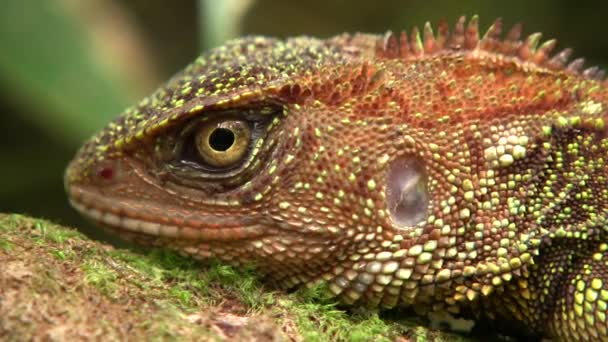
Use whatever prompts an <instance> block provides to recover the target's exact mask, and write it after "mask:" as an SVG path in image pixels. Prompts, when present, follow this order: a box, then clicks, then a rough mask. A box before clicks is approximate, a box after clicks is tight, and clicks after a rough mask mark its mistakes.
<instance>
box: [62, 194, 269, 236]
mask: <svg viewBox="0 0 608 342" xmlns="http://www.w3.org/2000/svg"><path fill="white" fill-rule="evenodd" d="M70 204H71V205H72V207H73V208H74V209H76V210H77V211H78V212H80V213H81V214H83V215H84V216H85V217H87V218H89V219H91V220H93V221H94V222H95V223H98V224H101V225H103V226H107V227H109V228H112V229H118V230H122V231H126V232H130V233H138V234H144V235H149V236H158V237H166V238H174V239H180V240H201V241H235V240H240V239H251V238H255V237H259V236H263V235H267V234H266V229H265V227H264V226H262V225H259V224H250V225H239V226H225V227H191V226H178V225H171V224H162V223H159V222H152V221H149V220H142V219H139V218H134V217H129V216H126V215H119V214H115V213H112V212H110V211H106V210H101V209H98V208H95V207H93V206H87V205H85V204H82V203H79V202H77V201H75V200H74V199H70Z"/></svg>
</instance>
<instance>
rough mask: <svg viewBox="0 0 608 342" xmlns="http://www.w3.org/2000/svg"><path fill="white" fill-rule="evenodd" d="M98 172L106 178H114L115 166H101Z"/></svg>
mask: <svg viewBox="0 0 608 342" xmlns="http://www.w3.org/2000/svg"><path fill="white" fill-rule="evenodd" d="M97 174H98V176H99V177H101V178H103V179H105V180H112V178H114V168H112V167H108V166H104V167H101V168H100V169H99V171H97Z"/></svg>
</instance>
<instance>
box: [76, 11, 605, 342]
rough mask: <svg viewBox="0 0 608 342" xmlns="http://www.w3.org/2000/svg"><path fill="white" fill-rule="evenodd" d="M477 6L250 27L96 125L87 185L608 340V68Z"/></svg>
mask: <svg viewBox="0 0 608 342" xmlns="http://www.w3.org/2000/svg"><path fill="white" fill-rule="evenodd" d="M477 22H478V20H477V17H473V18H472V19H471V20H470V21H469V22H468V23H467V22H465V19H464V18H460V20H459V21H458V22H457V23H456V25H455V27H454V29H453V30H452V32H451V33H450V32H449V30H448V26H447V24H445V23H442V24H440V25H439V28H438V30H437V33H436V34H434V33H433V31H432V30H431V27H430V25H428V24H427V25H426V26H425V27H424V30H423V32H422V35H420V34H419V33H418V30H417V29H414V30H413V31H412V34H411V35H408V34H405V33H402V34H400V35H394V34H387V35H385V36H377V35H367V34H355V35H341V36H337V37H335V38H331V39H328V40H324V41H323V40H317V39H313V38H306V37H302V38H294V39H289V40H286V41H279V40H275V39H270V38H261V37H250V38H244V39H239V40H235V41H232V42H229V43H227V44H226V45H224V46H222V47H219V48H217V49H214V50H212V51H211V52H209V53H207V54H205V55H203V56H202V57H200V58H199V59H198V60H197V61H195V62H194V63H193V64H191V65H190V66H188V67H187V68H186V69H185V70H184V71H183V72H182V73H180V74H178V75H176V76H175V77H174V78H173V79H172V80H170V81H169V82H168V83H167V84H166V85H165V86H164V87H162V88H161V89H159V90H158V91H157V92H155V93H154V94H152V95H151V96H150V97H148V98H146V99H144V100H143V101H142V102H141V103H140V104H138V105H136V106H134V107H132V108H129V109H127V110H126V112H125V113H124V114H123V115H121V116H120V117H119V118H117V119H116V120H115V121H113V122H111V123H110V124H109V125H108V126H107V127H106V128H105V129H104V130H102V131H101V132H100V133H99V134H97V135H96V136H95V137H93V138H92V139H91V140H89V141H88V142H87V143H86V144H85V145H84V146H83V147H82V148H81V150H80V151H79V152H78V154H77V155H76V157H75V158H74V160H73V161H72V163H71V164H70V166H69V167H68V170H67V171H66V177H65V179H66V188H67V192H68V194H69V197H70V201H71V202H72V204H73V205H74V207H75V208H76V209H78V210H79V211H80V212H82V213H83V214H84V215H85V216H87V217H90V218H92V219H93V220H95V221H97V222H99V223H100V224H101V225H103V226H105V227H106V228H107V229H110V230H111V231H115V232H117V233H119V234H120V235H121V236H122V237H124V238H127V239H131V240H134V241H136V242H139V243H143V244H149V245H159V246H168V247H170V248H173V249H176V250H178V251H181V252H183V253H186V254H190V255H192V256H193V257H195V258H207V257H210V256H214V257H217V258H220V259H222V260H226V261H228V262H232V263H236V264H255V265H256V267H257V268H258V269H259V270H260V272H261V273H263V274H266V275H267V276H268V277H269V278H271V279H272V280H273V281H275V282H277V283H278V284H281V285H282V286H285V287H292V286H295V285H298V284H303V283H305V284H312V283H316V282H319V281H325V282H327V283H328V284H329V288H330V290H331V291H332V292H334V293H335V294H336V295H337V296H339V297H340V298H341V299H342V300H343V301H344V302H345V303H353V304H365V305H369V306H382V307H394V306H396V305H413V306H415V307H417V308H419V309H423V310H425V311H427V312H438V311H447V312H451V313H460V314H463V315H465V316H466V315H468V316H473V317H477V316H486V317H487V318H490V319H496V320H499V321H500V322H511V324H514V325H516V326H519V327H520V328H521V329H523V330H524V331H525V333H527V334H529V335H531V336H545V337H549V338H553V339H555V340H598V339H607V338H608V335H607V329H608V325H607V323H606V314H607V313H608V306H607V303H608V272H607V269H606V267H607V266H606V261H605V260H603V258H604V257H606V256H607V253H606V251H607V250H608V244H607V243H606V242H608V241H607V237H606V233H607V232H606V229H605V227H606V218H607V209H606V208H607V204H608V187H607V186H606V184H607V182H606V176H607V172H606V171H607V166H606V160H605V158H606V156H607V153H606V152H607V149H608V138H607V137H606V128H605V124H604V122H605V120H606V115H607V110H606V108H607V107H606V106H607V105H608V103H607V102H608V93H607V88H606V83H605V82H604V81H602V78H603V74H602V73H601V72H600V71H598V70H597V68H590V69H586V70H584V71H582V61H581V60H575V61H573V62H571V63H568V56H569V50H565V51H563V52H561V53H557V54H554V55H551V50H552V49H553V47H554V46H555V41H553V40H551V41H548V42H546V43H544V44H542V45H540V47H537V45H538V42H539V38H540V35H538V34H535V35H531V36H529V37H527V38H526V39H524V40H520V32H521V27H520V26H515V27H514V28H513V29H512V30H511V31H510V32H509V33H507V34H506V36H505V37H504V38H503V37H502V34H501V22H500V21H496V22H495V23H494V24H493V25H492V26H491V27H490V29H489V30H488V32H487V33H486V34H485V35H484V37H483V38H480V37H479V34H478V28H477ZM421 36H422V37H421ZM222 125H228V126H222ZM221 127H224V128H221ZM225 127H228V128H225ZM205 132H207V133H208V134H207V133H205ZM216 133H217V134H216ZM205 134H207V135H205ZM222 134H223V135H222ZM222 136H223V138H222ZM201 137H202V138H201ZM218 137H219V138H218ZM222 158H223V159H222Z"/></svg>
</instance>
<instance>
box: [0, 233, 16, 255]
mask: <svg viewBox="0 0 608 342" xmlns="http://www.w3.org/2000/svg"><path fill="white" fill-rule="evenodd" d="M13 248H14V244H13V243H12V242H10V241H9V240H8V239H6V238H4V237H2V236H0V249H2V250H3V251H5V252H10V251H11V250H12V249H13Z"/></svg>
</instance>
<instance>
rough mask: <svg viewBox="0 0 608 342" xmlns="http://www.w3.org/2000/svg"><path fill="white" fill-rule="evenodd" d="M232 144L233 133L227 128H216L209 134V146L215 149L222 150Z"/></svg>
mask: <svg viewBox="0 0 608 342" xmlns="http://www.w3.org/2000/svg"><path fill="white" fill-rule="evenodd" d="M233 144H234V133H233V132H232V131H231V130H229V129H227V128H217V129H215V130H214V131H213V133H211V135H210V136H209V146H211V148H212V149H214V150H216V151H221V152H224V151H226V150H228V149H229V148H230V147H231V146H232V145H233Z"/></svg>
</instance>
